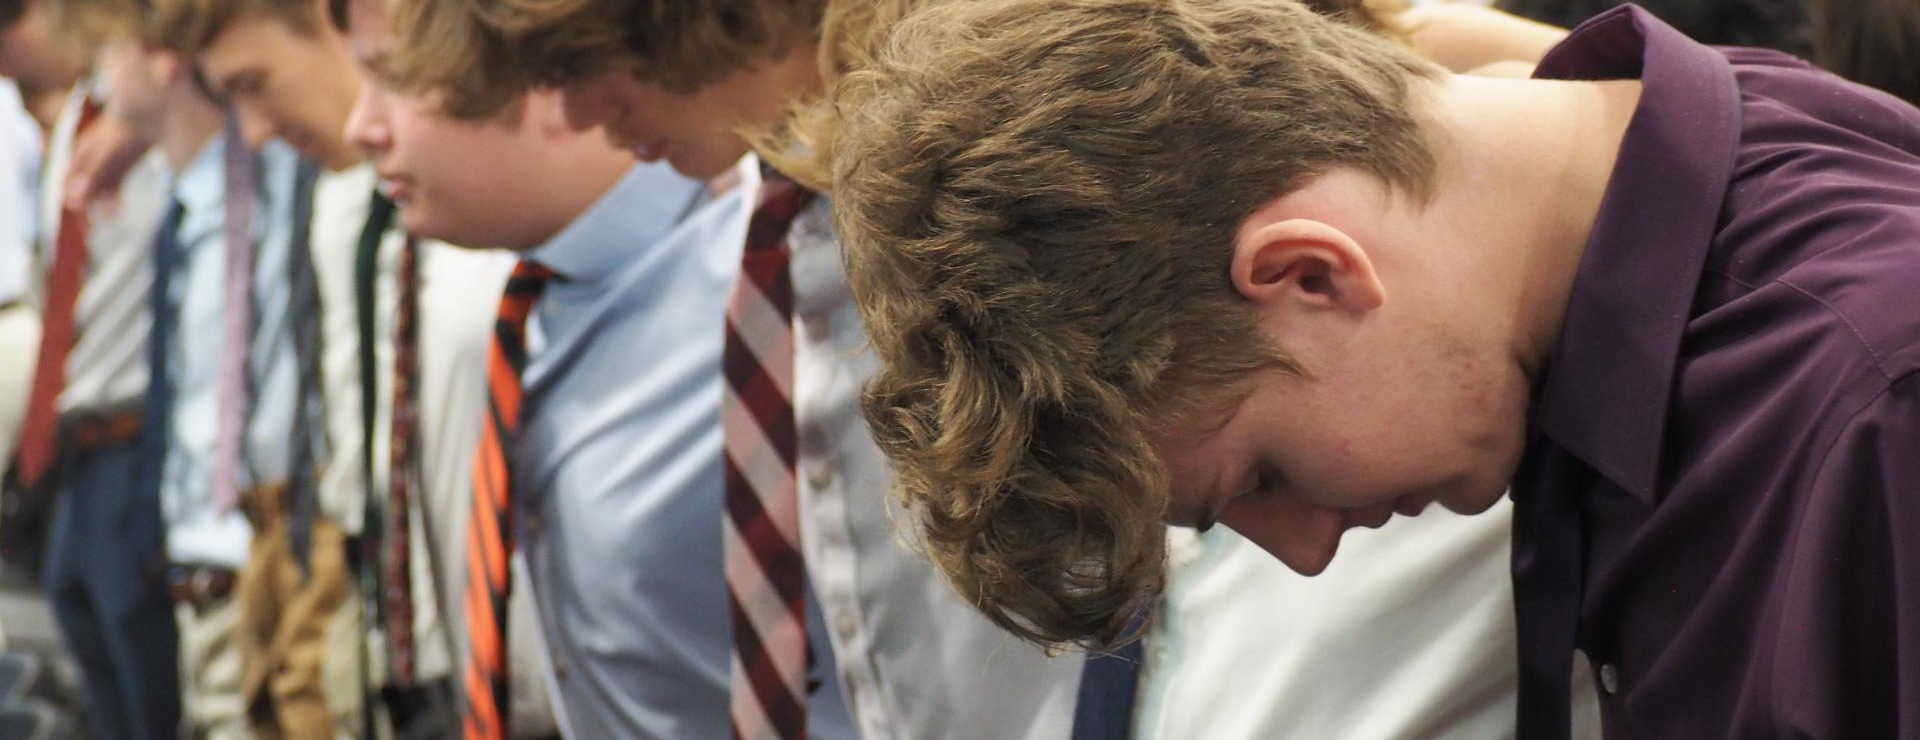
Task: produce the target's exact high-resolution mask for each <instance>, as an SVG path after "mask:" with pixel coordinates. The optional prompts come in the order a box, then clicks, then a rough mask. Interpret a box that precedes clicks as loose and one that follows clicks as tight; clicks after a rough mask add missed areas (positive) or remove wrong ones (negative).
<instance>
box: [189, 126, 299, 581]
mask: <svg viewBox="0 0 1920 740" xmlns="http://www.w3.org/2000/svg"><path fill="white" fill-rule="evenodd" d="M233 144H234V143H233V142H229V141H228V139H227V138H226V136H225V134H220V135H216V136H215V137H214V139H213V140H212V141H211V142H209V143H208V144H207V145H206V146H205V147H203V148H202V149H201V150H200V152H199V153H198V154H196V155H195V156H194V159H193V161H192V162H190V163H189V164H188V165H187V166H186V168H184V169H183V170H182V171H181V172H180V173H179V174H178V176H177V177H176V178H175V180H174V186H173V195H174V198H175V199H177V200H179V202H180V203H181V205H182V206H183V207H184V208H185V213H184V214H183V217H182V219H181V222H180V231H179V244H180V254H179V262H178V263H177V264H176V266H175V269H176V273H175V275H174V279H173V280H172V282H171V284H170V291H169V292H170V295H169V300H170V302H171V303H172V306H173V308H174V311H175V312H176V314H175V315H176V316H177V319H176V322H175V324H174V326H175V327H177V329H176V331H175V333H174V341H173V346H171V347H168V348H167V353H168V354H167V375H168V380H169V382H171V383H173V388H174V394H173V398H174V407H173V417H172V421H171V429H169V430H168V434H169V439H168V444H167V457H166V462H165V463H164V468H163V470H162V473H161V484H160V501H161V511H162V512H163V513H164V514H165V516H166V521H167V556H168V557H169V558H170V559H172V561H173V562H175V563H190V564H199V565H217V566H223V567H228V568H239V567H240V566H241V565H242V564H244V563H245V562H246V559H247V545H248V542H249V541H250V540H251V539H252V536H253V533H252V529H251V528H250V527H249V526H248V525H247V520H246V517H245V516H244V515H243V514H242V513H241V511H240V510H239V508H238V507H234V508H230V509H226V510H224V511H223V510H220V509H219V507H217V506H216V503H215V502H214V500H213V491H212V486H211V483H212V480H213V470H212V456H213V447H214V437H215V436H216V434H217V433H218V428H219V406H220V402H219V393H218V389H217V388H216V380H217V378H218V373H219V363H220V354H221V352H222V351H223V348H222V344H223V340H222V336H221V332H222V329H221V326H222V324H221V316H222V313H223V311H224V308H225V306H224V303H225V281H226V272H227V270H226V240H225V236H224V229H225V225H226V203H225V201H226V177H225V168H224V164H225V156H226V147H228V146H230V145H233ZM296 164H297V159H296V157H295V155H294V154H293V152H292V150H290V149H288V148H286V147H284V146H281V145H278V144H275V145H272V146H269V147H268V148H267V149H266V150H264V151H263V152H262V153H261V157H260V169H259V180H260V184H261V188H260V190H261V193H260V199H259V200H256V201H255V204H254V206H253V208H254V210H253V213H254V214H255V218H254V219H253V221H252V226H251V229H252V238H253V241H254V243H255V244H256V245H258V246H257V248H256V249H255V251H254V257H253V259H254V285H253V296H254V300H253V303H254V305H253V311H254V328H255V330H254V337H253V343H252V346H251V348H250V351H249V357H248V372H249V375H250V379H249V380H250V382H251V384H252V389H253V395H252V397H253V405H252V408H251V410H250V416H249V419H248V423H247V435H246V439H245V448H244V450H243V453H242V456H243V458H244V462H243V464H242V465H241V469H240V470H239V471H238V472H237V474H236V476H235V482H236V484H237V485H239V486H240V487H241V488H242V490H244V489H246V488H248V487H251V486H253V485H256V484H261V483H271V482H276V481H279V480H281V479H283V478H285V477H286V470H287V459H288V455H289V450H288V449H287V442H288V440H289V438H290V437H291V435H290V434H289V431H290V429H291V425H292V423H293V395H294V385H295V382H296V380H297V378H298V367H297V364H296V362H295V358H294V356H293V342H292V334H291V333H290V332H291V326H290V324H289V323H288V322H289V320H290V318H291V317H289V316H288V313H287V295H288V290H287V287H288V286H287V270H288V253H289V251H290V249H289V248H290V237H291V235H292V190H293V176H294V170H295V166H296Z"/></svg>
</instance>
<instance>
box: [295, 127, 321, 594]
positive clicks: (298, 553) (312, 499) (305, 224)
mask: <svg viewBox="0 0 1920 740" xmlns="http://www.w3.org/2000/svg"><path fill="white" fill-rule="evenodd" d="M319 176H320V169H319V166H318V165H316V164H315V163H313V162H310V161H306V160H301V162H300V164H299V169H297V170H295V172H294V179H293V233H292V236H291V237H290V238H289V240H288V252H287V304H288V315H289V317H290V318H291V319H292V321H293V356H294V359H295V361H296V362H297V365H298V370H297V371H296V372H297V375H296V376H295V381H294V415H293V437H292V439H293V441H292V444H291V445H290V449H291V453H290V457H289V462H288V464H287V542H288V547H290V548H291V549H292V550H293V558H294V561H295V562H296V563H299V565H300V572H301V574H302V575H305V574H307V573H309V572H311V566H312V563H311V561H310V559H309V558H310V556H311V554H312V550H313V519H314V517H315V516H316V515H317V514H318V512H319V508H320V502H319V491H318V490H317V489H316V486H317V484H318V481H317V480H316V478H317V475H318V474H317V471H316V468H315V461H317V460H325V459H327V446H326V445H327V435H326V433H325V431H324V430H325V429H326V423H327V422H326V401H325V399H324V398H322V396H321V392H320V360H321V358H320V352H321V345H320V321H321V315H320V292H319V291H320V286H319V284H318V283H317V280H318V278H317V277H316V276H315V275H314V272H313V188H314V184H315V181H316V179H317V178H319Z"/></svg>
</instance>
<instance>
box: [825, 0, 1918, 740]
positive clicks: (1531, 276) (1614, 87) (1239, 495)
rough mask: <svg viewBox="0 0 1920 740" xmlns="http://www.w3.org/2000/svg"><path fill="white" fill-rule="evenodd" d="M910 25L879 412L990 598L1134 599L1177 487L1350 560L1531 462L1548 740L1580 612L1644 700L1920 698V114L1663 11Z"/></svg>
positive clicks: (1525, 563)
mask: <svg viewBox="0 0 1920 740" xmlns="http://www.w3.org/2000/svg"><path fill="white" fill-rule="evenodd" d="M875 56H876V59H875V62H874V64H873V65H872V66H870V67H869V68H867V69H864V70H861V71H858V72H855V73H854V74H853V75H852V76H850V78H849V80H848V82H847V84H846V85H845V87H844V88H843V89H842V91H841V94H840V95H839V96H838V97H837V99H836V101H835V102H836V103H837V104H838V110H839V111H841V113H842V114H843V115H844V116H845V119H844V120H843V121H842V122H841V128H840V131H839V138H838V141H839V146H838V148H837V149H836V151H835V152H834V154H833V160H834V168H833V175H834V183H835V196H836V200H837V204H836V215H837V223H838V225H839V226H840V234H841V236H842V238H843V239H844V240H845V244H846V249H847V254H848V258H847V265H848V272H849V275H850V282H851V284H852V287H853V291H854V294H855V299H856V301H857V302H858V303H859V304H860V306H861V309H862V316H863V317H864V318H865V320H866V326H867V329H868V333H869V335H870V336H871V337H872V339H873V344H874V348H875V351H876V352H877V354H878V355H879V357H880V365H881V369H880V371H879V373H878V375H877V376H876V378H875V380H874V382H873V384H872V385H871V386H870V389H869V392H868V395H867V399H866V406H867V408H866V411H867V416H868V419H869V420H870V421H871V422H872V424H873V427H874V433H875V435H876V437H877V438H878V439H879V442H880V445H881V447H882V449H884V450H885V451H886V452H887V454H888V456H889V458H890V459H891V460H892V462H893V463H894V464H895V467H896V469H897V471H898V474H899V483H898V486H897V491H898V493H899V495H900V497H901V498H902V499H903V500H904V501H905V502H906V503H907V505H908V507H909V508H910V509H911V510H912V511H913V516H912V517H911V520H912V521H913V522H914V523H915V524H916V530H917V532H918V534H919V536H920V537H921V539H922V540H923V541H924V542H925V545H926V547H927V549H928V550H929V552H930V553H931V554H932V556H933V558H934V560H935V562H937V563H939V565H940V567H941V569H942V571H943V572H945V573H946V574H947V575H948V576H949V577H950V578H951V579H952V580H953V581H954V583H955V584H956V585H957V586H958V587H959V588H960V590H961V591H962V592H963V593H965V594H967V596H968V597H969V600H970V601H971V602H972V603H974V604H975V605H977V606H978V607H979V608H980V609H981V610H982V611H983V612H984V613H986V614H987V615H988V616H989V617H990V618H992V619H994V620H995V622H996V623H998V624H1001V625H1002V626H1003V627H1005V628H1007V629H1008V630H1010V631H1013V632H1015V633H1016V634H1020V635H1022V636H1023V637H1026V638H1028V639H1031V640H1034V641H1038V642H1044V643H1051V644H1057V643H1065V642H1078V641H1088V642H1094V643H1105V642H1110V641H1112V640H1115V639H1118V638H1120V637H1122V636H1124V634H1125V633H1126V625H1127V624H1128V619H1129V618H1130V617H1131V616H1132V615H1133V614H1134V613H1136V612H1137V611H1139V610H1141V609H1143V608H1146V606H1147V605H1148V604H1150V603H1151V602H1152V600H1153V599H1154V598H1155V596H1156V595H1157V594H1158V593H1159V592H1160V590H1161V589H1162V588H1163V587H1164V584H1165V581H1166V575H1165V573H1166V559H1165V556H1164V549H1163V546H1162V538H1161V534H1162V532H1163V530H1164V529H1165V527H1166V525H1167V524H1173V525H1177V526H1189V527H1197V528H1200V529H1206V528H1208V527H1210V526H1212V525H1214V524H1224V525H1227V526H1229V527H1231V528H1233V529H1234V530H1235V531H1237V532H1239V533H1241V534H1243V535H1246V536H1247V537H1248V538H1249V539H1250V540H1252V541H1253V542H1255V543H1256V544H1259V545H1260V546H1261V547H1263V548H1264V549H1266V550H1267V551H1268V552H1270V553H1271V554H1273V555H1274V556H1275V557H1276V558H1277V559H1279V560H1280V561H1282V562H1284V563H1286V564H1287V565H1289V566H1291V567H1292V568H1294V569H1295V570H1297V571H1300V572H1302V573H1306V574H1312V573H1317V572H1319V571H1320V570H1321V569H1323V568H1326V567H1327V565H1328V564H1329V562H1331V561H1332V560H1333V559H1334V554H1335V551H1336V548H1337V547H1338V546H1339V544H1340V541H1341V539H1342V535H1343V533H1344V532H1345V531H1346V530H1348V529H1350V528H1354V527H1378V526H1380V525H1382V524H1384V523H1385V522H1386V521H1387V520H1388V519H1389V518H1391V517H1393V516H1394V515H1396V514H1399V515H1414V514H1418V513H1420V512H1421V511H1422V510H1423V509H1425V508H1426V507H1427V506H1428V505H1429V504H1432V503H1439V504H1441V505H1443V506H1445V507H1446V508H1448V509H1451V510H1454V511H1456V512H1461V513H1475V512H1479V511H1482V510H1484V509H1486V508H1488V507H1489V506H1491V505H1493V504H1494V503H1495V502H1496V501H1498V500H1499V499H1500V498H1501V497H1502V491H1503V489H1504V488H1505V487H1506V486H1507V485H1508V484H1509V482H1511V485H1512V488H1513V500H1514V502H1515V510H1516V522H1515V530H1516V531H1515V544H1514V577H1515V587H1516V593H1515V599H1516V603H1517V616H1518V628H1519V636H1520V679H1521V685H1520V691H1521V693H1520V702H1519V704H1520V710H1519V717H1518V719H1519V732H1520V736H1521V737H1523V738H1548V737H1565V736H1566V734H1567V732H1568V727H1569V725H1568V721H1567V715H1568V707H1567V701H1568V693H1567V675H1568V674H1567V672H1566V671H1567V666H1568V661H1569V659H1570V657H1571V655H1572V653H1573V652H1574V649H1575V648H1576V647H1578V648H1580V649H1582V650H1583V651H1584V652H1586V653H1587V654H1588V655H1589V656H1591V658H1592V659H1593V662H1594V664H1595V666H1596V668H1595V671H1594V677H1595V679H1596V682H1597V683H1598V685H1599V686H1600V688H1601V691H1602V696H1601V711H1602V716H1603V718H1604V725H1605V729H1606V731H1607V734H1608V736H1609V737H1627V736H1635V737H1639V736H1655V737H1769V738H1771V737H1783V738H1784V737H1833V738H1839V737H1896V736H1907V735H1913V734H1915V733H1916V732H1920V713H1917V712H1916V711H1915V709H1914V708H1915V707H1920V654H1915V653H1913V652H1912V651H1895V650H1887V649H1885V646H1887V645H1903V644H1909V643H1912V642H1914V641H1915V640H1920V628H1916V625H1920V620H1917V619H1915V616H1916V615H1915V613H1914V611H1913V604H1914V603H1916V602H1915V599H1916V597H1920V593H1916V592H1915V590H1914V589H1915V583H1916V582H1915V581H1913V579H1910V578H1903V577H1901V576H1900V575H1899V574H1902V573H1907V572H1909V571H1911V570H1913V569H1914V568H1916V567H1920V550H1916V549H1915V548H1914V547H1912V546H1911V544H1909V543H1910V542H1911V541H1912V540H1913V539H1914V538H1913V534H1914V529H1915V528H1916V527H1920V499H1916V498H1915V497H1914V495H1913V493H1914V491H1916V490H1920V463H1916V462H1915V458H1914V457H1913V456H1912V455H1911V451H1912V450H1913V449H1915V447H1916V445H1920V317H1917V316H1916V314H1915V313H1914V312H1913V311H1912V310H1911V309H1910V305H1909V301H1908V298H1907V296H1908V295H1910V286H1911V285H1912V284H1913V283H1914V281H1915V280H1916V279H1920V254H1917V253H1916V252H1915V251H1914V249H1913V246H1912V245H1913V244H1915V243H1916V237H1920V189H1916V187H1915V186H1914V183H1916V182H1920V146H1916V145H1915V142H1916V141H1920V140H1917V139H1916V138H1915V137H1914V136H1913V132H1914V131H1916V130H1920V111H1916V110H1914V109H1913V108H1912V107H1910V106H1907V105H1905V104H1904V103H1902V102H1900V101H1898V100H1896V99H1894V98H1892V97H1890V96H1887V95H1884V94H1881V93H1877V92H1875V91H1871V90H1868V89H1866V88H1862V87H1859V86H1856V85H1852V84H1849V83H1846V82H1843V81H1841V80H1839V79H1838V78H1835V77H1832V76H1831V75H1827V74H1825V73H1822V72H1819V71H1817V70H1815V69H1813V68H1811V67H1809V66H1807V65H1806V64H1804V63H1803V62H1800V61H1799V60H1796V59H1793V58H1791V57H1788V56H1785V55H1782V54H1777V53H1773V52H1764V51H1758V50H1747V49H1714V48H1708V47H1705V46H1701V45H1699V44H1697V43H1694V42H1692V41H1690V40H1688V39H1686V38H1685V37H1684V36H1683V35H1681V34H1679V33H1678V32H1676V31H1674V30H1673V29H1672V28H1671V27H1669V26H1667V25H1666V24H1664V23H1662V22H1661V21H1659V20H1658V19H1656V18H1654V17H1652V16H1651V15H1648V14H1647V13H1645V12H1644V11H1641V10H1639V9H1638V8H1635V7H1626V8H1621V9H1617V10H1614V11H1611V12H1608V13H1605V14H1603V15H1601V16H1598V17H1596V18H1594V19H1592V20H1590V21H1588V22H1587V23H1585V24H1583V25H1581V26H1580V27H1579V28H1576V29H1574V30H1573V31H1572V33H1571V35H1570V36H1569V37H1568V39H1567V40H1566V41H1565V42H1563V43H1561V44H1560V45H1558V46H1556V47H1555V48H1554V49H1553V50H1552V51H1550V52H1548V53H1547V55H1546V57H1545V59H1544V60H1543V61H1542V62H1541V63H1540V65H1539V68H1538V70H1537V71H1536V73H1535V76H1534V79H1529V80H1496V79H1484V78H1472V77H1464V76H1457V75H1449V74H1445V73H1443V72H1441V71H1440V70H1438V69H1436V68H1434V67H1432V66H1430V65H1428V64H1426V63H1424V62H1422V61H1421V60H1419V59H1417V58H1414V57H1413V56H1411V55H1410V54H1408V53H1407V52H1406V51H1405V50H1403V49H1400V48H1397V47H1395V46H1393V45H1391V44H1386V43H1382V42H1381V41H1379V40H1378V39H1376V38H1372V37H1368V36H1366V35H1363V34H1359V33H1355V32H1353V31H1351V30H1349V29H1346V28H1342V27H1340V26H1337V25H1334V24H1331V23H1328V22H1326V21H1325V20H1324V19H1321V18H1318V17H1316V16H1314V15H1312V14H1311V13H1309V12H1308V11H1307V10H1306V9H1305V8H1303V7H1302V6H1300V5H1299V4H1298V3H1295V2H1292V1H1291V0H1004V1H992V2H978V3H952V4H945V5H942V6H939V7H936V8H932V9H929V10H926V11H924V12H923V13H921V14H918V15H916V16H914V17H913V18H911V19H909V20H907V21H905V22H902V23H901V24H899V25H897V26H895V28H894V30H893V32H892V35H891V36H890V38H889V39H888V41H887V42H886V43H885V44H884V45H883V46H882V47H881V50H880V51H879V52H877V53H876V55H875ZM1842 605H1844V606H1842ZM1384 637H1385V636H1383V638H1384Z"/></svg>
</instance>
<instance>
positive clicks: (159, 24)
mask: <svg viewBox="0 0 1920 740" xmlns="http://www.w3.org/2000/svg"><path fill="white" fill-rule="evenodd" d="M147 1H149V2H151V3H152V4H153V11H154V19H153V26H154V30H155V33H156V41H157V43H160V44H162V45H164V46H167V47H168V48H171V49H174V50H175V51H178V52H180V53H182V54H186V55H189V56H192V55H195V54H199V53H200V52H201V51H203V50H205V49H206V48H207V46H208V45H210V44H212V43H213V42H214V40H215V39H218V38H220V34H222V33H225V32H226V30H227V27H228V26H231V25H233V23H234V21H237V20H239V19H241V18H247V17H251V16H254V15H258V14H263V13H264V14H270V15H272V16H274V17H275V18H277V19H278V20H280V21H281V22H283V23H285V24H287V27H289V28H291V29H293V30H294V31H295V32H297V33H301V34H312V33H317V32H319V31H321V30H322V29H323V26H322V24H329V25H331V26H332V27H333V28H335V29H341V28H345V27H346V0H329V2H328V3H327V17H325V18H321V17H320V14H318V13H316V12H314V1H313V0H147Z"/></svg>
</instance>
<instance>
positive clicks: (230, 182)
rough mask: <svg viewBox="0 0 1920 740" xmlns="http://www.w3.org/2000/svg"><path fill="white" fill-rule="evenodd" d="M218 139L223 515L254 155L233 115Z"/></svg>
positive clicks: (246, 295)
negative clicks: (221, 157) (222, 221)
mask: <svg viewBox="0 0 1920 740" xmlns="http://www.w3.org/2000/svg"><path fill="white" fill-rule="evenodd" d="M222 136H223V138H224V146H225V147H226V151H225V155H226V168H225V170H226V178H225V183H226V184H225V189H226V201H225V204H224V206H225V208H226V228H225V230H224V232H223V236H224V237H225V241H226V249H227V260H226V262H227V277H226V285H225V291H224V292H225V301H226V302H225V303H224V305H223V306H222V308H221V311H220V337H221V344H220V347H221V352H220V368H219V374H218V375H216V376H215V380H214V383H215V385H214V389H215V392H216V393H217V394H218V398H219V402H220V424H219V427H218V431H217V432H216V433H215V436H214V438H213V504H214V509H215V510H216V511H219V512H222V513H224V512H227V511H231V510H232V509H233V506H234V504H236V503H238V501H239V500H240V489H239V486H238V482H237V481H236V480H235V477H236V475H237V474H238V473H239V470H240V465H241V464H242V463H241V457H240V452H241V443H242V440H244V439H245V437H246V428H247V401H248V395H249V394H248V388H247V354H248V347H249V344H250V342H249V341H248V340H249V339H250V338H251V337H252V335H253V237H252V234H251V233H249V229H248V225H249V223H250V221H251V218H252V215H253V213H252V211H253V195H254V192H255V190H256V188H255V187H254V178H255V175H256V173H255V162H254V160H253V153H252V152H250V151H248V150H247V143H246V141H245V140H243V139H242V138H241V136H240V127H239V125H238V124H237V123H236V119H235V118H234V117H233V115H232V114H231V113H229V114H228V116H227V128H226V131H225V133H224V134H222Z"/></svg>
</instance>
